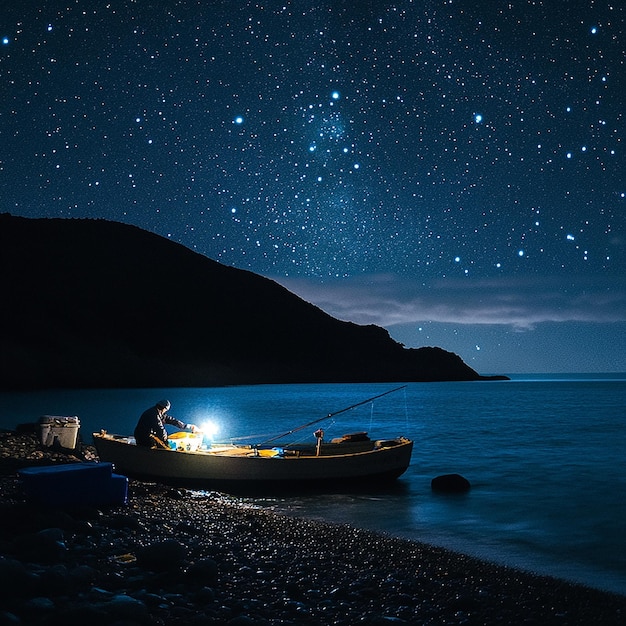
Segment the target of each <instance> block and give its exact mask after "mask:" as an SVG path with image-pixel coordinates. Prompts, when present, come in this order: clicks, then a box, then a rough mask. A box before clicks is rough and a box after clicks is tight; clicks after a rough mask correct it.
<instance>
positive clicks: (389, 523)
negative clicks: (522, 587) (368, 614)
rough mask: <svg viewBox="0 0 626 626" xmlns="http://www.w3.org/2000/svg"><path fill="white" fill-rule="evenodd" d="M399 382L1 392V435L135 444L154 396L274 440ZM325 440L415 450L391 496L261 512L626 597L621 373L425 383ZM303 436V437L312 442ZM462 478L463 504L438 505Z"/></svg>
mask: <svg viewBox="0 0 626 626" xmlns="http://www.w3.org/2000/svg"><path fill="white" fill-rule="evenodd" d="M393 387H395V386H394V385H363V384H357V385H355V384H344V385H339V384H337V385H267V386H254V387H227V388H217V389H213V388H211V389H167V390H152V389H150V390H146V389H131V390H118V389H115V390H80V391H78V390H77V391H45V392H34V393H0V427H4V428H14V427H15V426H16V425H17V424H19V423H23V422H33V421H36V420H37V419H38V418H39V416H41V415H78V416H79V417H80V420H81V430H80V432H81V438H82V439H83V441H85V442H90V441H91V435H90V434H91V432H92V431H94V430H100V429H101V428H104V429H106V430H108V431H109V432H118V433H129V432H131V431H132V429H133V428H134V425H135V422H136V420H137V417H138V416H139V414H140V413H141V412H142V411H143V410H144V409H145V408H147V407H148V406H150V405H152V404H154V403H155V402H156V401H157V400H158V399H159V398H160V397H166V398H168V399H169V400H170V401H171V402H172V410H171V411H170V413H172V414H173V415H175V416H177V417H179V418H180V419H182V420H184V421H187V422H194V423H196V424H199V425H200V424H202V423H203V422H205V421H206V420H211V421H212V422H214V423H215V424H216V425H218V427H219V432H218V434H217V435H216V438H217V439H221V440H226V439H229V438H231V437H241V436H244V435H248V434H254V435H255V440H256V441H260V440H262V439H264V438H266V437H267V436H270V435H272V434H276V433H280V432H284V431H288V430H291V429H292V428H293V427H295V426H299V425H301V424H304V423H308V422H310V421H313V420H315V419H317V418H322V417H324V416H326V415H328V414H329V413H335V412H338V411H341V410H342V409H345V408H347V407H350V406H352V405H353V404H356V403H359V402H361V401H362V400H365V399H367V398H370V397H372V396H375V395H376V394H379V393H382V392H384V391H386V390H388V389H391V388H393ZM321 425H323V426H324V428H325V429H326V435H327V437H332V436H338V435H341V434H343V433H348V432H355V431H362V430H366V431H368V432H369V433H370V435H371V436H372V437H375V438H382V437H392V436H396V435H406V436H408V437H411V438H412V439H414V440H415V443H416V445H415V449H414V452H413V459H412V464H411V467H410V468H409V470H408V471H407V473H406V474H405V475H404V476H403V477H402V478H401V479H400V480H399V481H398V484H397V486H396V487H395V488H393V489H390V490H389V491H388V492H385V493H355V494H342V495H338V494H331V495H319V494H316V495H307V496H298V497H273V498H265V499H254V500H252V502H253V503H255V504H258V505H259V506H264V507H268V508H272V509H274V510H277V511H282V512H287V513H289V514H292V515H301V516H308V517H314V518H317V519H324V520H328V521H333V522H341V523H350V524H353V525H356V526H361V527H366V528H370V529H375V530H379V531H383V532H386V533H389V534H392V535H397V536H402V537H408V538H411V539H416V540H420V541H424V542H427V543H430V544H434V545H440V546H445V547H448V548H451V549H454V550H457V551H460V552H464V553H466V554H472V555H476V556H480V557H482V558H486V559H489V560H492V561H496V562H498V563H504V564H507V565H511V566H514V567H518V568H522V569H527V570H530V571H534V572H538V573H543V574H550V575H553V576H557V577H559V578H565V579H569V580H573V581H578V582H582V583H584V584H587V585H590V586H594V587H598V588H601V589H606V590H610V591H615V592H618V593H622V594H626V464H625V462H624V458H625V457H624V451H625V450H626V375H618V374H611V375H606V376H598V375H590V376H584V375H573V376H563V375H558V376H557V375H552V376H520V375H518V376H516V377H515V378H514V379H513V380H511V381H506V382H479V383H435V384H429V383H421V384H415V383H412V384H409V385H408V386H407V387H406V388H404V389H402V390H400V391H397V392H395V393H392V394H390V395H387V396H385V397H383V398H380V399H378V400H376V401H375V402H373V403H371V404H370V403H368V404H365V405H361V406H359V407H357V408H354V409H352V410H350V411H347V412H343V413H341V414H339V415H337V416H335V417H333V418H331V419H329V420H328V421H326V422H324V423H323V424H321ZM316 427H317V426H315V427H311V428H307V429H304V430H303V431H302V433H301V434H302V437H303V438H304V440H310V441H313V440H314V438H313V436H312V433H313V430H314V429H315V428H316ZM453 472H455V473H459V474H462V475H463V476H465V477H466V478H468V479H469V480H470V482H471V483H472V489H471V491H470V492H469V493H468V494H466V495H461V496H449V495H438V494H434V493H433V492H432V491H431V488H430V481H431V479H432V478H433V477H435V476H438V475H440V474H446V473H453Z"/></svg>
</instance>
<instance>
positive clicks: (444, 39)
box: [0, 0, 626, 373]
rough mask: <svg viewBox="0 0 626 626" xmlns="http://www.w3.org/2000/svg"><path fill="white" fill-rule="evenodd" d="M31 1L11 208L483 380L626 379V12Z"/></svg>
mask: <svg viewBox="0 0 626 626" xmlns="http://www.w3.org/2000/svg"><path fill="white" fill-rule="evenodd" d="M5 4H6V3H5ZM11 5H12V6H11V7H10V8H7V7H3V9H2V12H1V14H0V89H1V94H2V97H1V101H0V211H2V212H9V213H12V214H14V215H23V216H30V217H44V216H47V217H100V218H106V219H111V220H117V221H121V222H127V223H130V224H135V225H137V226H140V227H142V228H145V229H147V230H150V231H153V232H156V233H159V234H161V235H164V236H167V237H169V238H171V239H172V240H174V241H177V242H180V243H182V244H184V245H186V246H188V247H190V248H192V249H193V250H196V251H197V252H199V253H202V254H204V255H206V256H208V257H210V258H213V259H215V260H218V261H220V262H222V263H225V264H227V265H232V266H235V267H239V268H243V269H248V270H251V271H253V272H256V273H258V274H262V275H264V276H268V277H270V278H272V279H274V280H276V281H278V282H280V283H281V284H283V285H285V286H286V287H287V288H289V289H290V290H291V291H293V292H295V293H297V294H299V295H301V296H302V297H303V298H305V299H306V300H309V301H311V302H314V303H315V304H317V305H319V306H320V307H322V308H323V309H324V310H326V311H328V312H329V313H331V314H332V315H334V316H336V317H339V318H341V319H349V320H352V321H355V322H358V323H375V324H378V325H381V326H384V327H386V328H387V329H388V330H389V332H390V334H391V335H392V337H394V338H395V339H397V340H398V341H401V342H403V343H404V344H406V345H407V346H410V347H414V346H422V345H438V346H440V347H443V348H445V349H447V350H451V351H453V352H456V353H458V354H459V355H460V356H461V357H462V358H463V359H464V360H465V361H466V362H467V363H468V364H470V365H471V366H472V367H474V368H475V369H477V370H478V371H480V372H481V373H514V372H533V371H543V372H568V371H582V372H584V371H607V372H608V371H614V372H615V371H626V254H625V247H626V239H625V234H626V229H625V226H626V217H625V212H626V133H625V131H626V128H625V126H626V119H625V110H624V109H625V106H624V104H625V101H626V33H625V26H626V24H625V21H626V20H625V17H626V4H624V2H623V1H622V0H611V1H594V0H584V1H583V0H561V1H557V0H543V1H542V0H511V1H510V2H506V1H494V0H488V1H485V2H475V1H472V2H470V1H466V0H425V1H413V2H412V1H410V0H401V1H398V2H383V1H381V2H376V1H373V0H365V1H359V2H354V1H352V0H341V1H334V2H331V1H323V0H322V1H318V2H309V1H306V0H302V1H300V0H291V1H287V0H285V1H276V2H274V1H273V0H268V1H267V2H263V3H261V2H259V3H256V2H226V1H220V2H211V1H200V0H197V1H187V0H181V1H179V2H176V1H173V0H159V1H158V2H153V3H149V2H144V1H143V0H135V1H133V0H125V1H123V2H122V1H111V2H107V1H96V0H92V1H87V0H67V1H66V2H57V1H48V2H42V3H37V2H33V1H32V0H21V1H20V2H14V3H11ZM39 5H41V7H43V8H41V7H40V6H39Z"/></svg>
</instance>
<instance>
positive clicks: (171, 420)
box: [135, 400, 198, 448]
mask: <svg viewBox="0 0 626 626" xmlns="http://www.w3.org/2000/svg"><path fill="white" fill-rule="evenodd" d="M171 406H172V405H171V404H170V402H169V400H159V401H158V402H157V403H156V404H155V405H154V406H153V407H150V408H149V409H147V410H146V411H144V412H143V413H142V415H141V417H140V418H139V421H138V422H137V426H135V441H136V442H137V445H138V446H146V447H148V448H153V447H155V446H157V447H165V448H167V447H168V445H167V430H165V424H171V425H172V426H177V427H178V428H180V429H181V430H191V432H192V433H195V432H198V427H197V426H195V425H194V424H185V423H184V422H181V421H180V420H177V419H176V418H175V417H172V416H171V415H168V414H167V412H168V411H169V410H170V407H171Z"/></svg>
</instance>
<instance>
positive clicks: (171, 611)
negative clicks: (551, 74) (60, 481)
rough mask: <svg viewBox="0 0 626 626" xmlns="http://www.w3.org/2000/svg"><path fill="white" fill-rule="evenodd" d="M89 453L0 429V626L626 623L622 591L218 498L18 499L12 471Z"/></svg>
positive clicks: (150, 491)
mask: <svg viewBox="0 0 626 626" xmlns="http://www.w3.org/2000/svg"><path fill="white" fill-rule="evenodd" d="M93 458H94V451H93V448H91V447H81V449H80V450H79V451H77V452H76V455H75V457H74V456H72V455H68V454H65V453H62V452H54V451H44V450H43V449H42V448H41V447H40V446H39V444H38V442H37V439H36V437H35V436H34V435H33V434H28V433H27V434H17V433H0V527H1V529H2V534H1V535H0V581H2V582H1V583H0V600H1V602H0V626H4V625H5V624H43V625H48V624H59V625H61V624H62V625H67V626H72V625H76V626H78V625H81V626H82V625H83V624H90V625H92V626H99V625H103V626H105V625H106V626H113V625H116V626H133V625H144V624H145V625H147V624H185V625H187V626H189V625H193V624H198V625H200V624H231V625H233V626H235V625H246V624H255V625H265V624H281V625H287V624H315V625H326V624H336V625H346V626H347V625H350V626H354V625H356V624H364V625H380V624H420V625H426V624H432V625H435V624H436V625H440V624H541V625H545V624H561V625H566V624H581V625H583V624H584V625H585V626H587V625H589V624H599V625H600V624H602V625H604V624H616V625H617V624H624V623H626V596H620V595H613V594H609V593H603V592H601V591H596V590H593V589H589V588H586V587H583V586H579V585H574V584H570V583H566V582H563V581H560V580H557V579H553V578H547V577H539V576H533V575H531V574H527V573H523V572H519V571H517V570H513V569H510V568H506V567H502V566H498V565H493V564H491V563H487V562H483V561H480V560H477V559H474V558H470V557H467V556H463V555H461V554H456V553H453V552H450V551H447V550H444V549H440V548H435V547H431V546H428V545H425V544H421V543H417V542H411V541H406V540H401V539H395V538H391V537H388V536H386V535H380V534H376V533H373V532H369V531H364V530H358V529H354V528H351V527H348V526H344V525H330V524H323V523H320V522H314V521H307V520H302V519H293V518H290V517H287V516H282V515H277V514H274V513H271V512H269V511H266V510H262V509H258V508H254V507H251V506H249V505H246V504H245V503H243V502H242V501H240V500H237V499H236V498H232V497H229V496H225V495H221V494H217V493H206V492H196V491H186V490H180V489H172V488H168V487H163V486H159V485H155V484H153V483H145V482H138V481H131V483H130V497H129V503H128V505H126V506H119V507H113V508H106V509H103V508H94V507H84V506H82V507H74V508H72V507H70V508H68V507H65V508H63V509H49V508H42V507H38V506H34V505H33V504H31V503H29V502H28V501H26V500H25V498H24V494H23V491H22V485H21V483H20V481H19V480H18V477H17V471H18V469H20V468H21V467H26V466H32V465H38V464H51V463H60V462H65V463H67V462H76V461H77V460H85V459H86V460H90V459H93ZM392 514H393V512H392V511H390V515H392Z"/></svg>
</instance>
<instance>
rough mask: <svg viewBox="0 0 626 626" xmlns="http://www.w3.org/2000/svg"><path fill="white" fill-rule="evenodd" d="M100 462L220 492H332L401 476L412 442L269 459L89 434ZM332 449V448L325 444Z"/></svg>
mask: <svg viewBox="0 0 626 626" xmlns="http://www.w3.org/2000/svg"><path fill="white" fill-rule="evenodd" d="M93 437H94V445H95V447H96V450H97V452H98V456H99V457H100V460H101V461H108V462H111V463H113V465H114V466H115V468H116V471H117V472H118V473H122V474H126V475H128V476H132V477H136V478H145V479H151V480H157V481H160V482H165V483H168V484H180V485H189V486H196V487H203V488H211V489H222V490H225V491H241V490H257V489H259V488H263V489H265V488H279V489H280V488H292V487H297V488H300V487H303V488H315V489H317V488H328V487H331V488H336V487H338V486H339V485H345V484H348V483H349V484H361V485H371V484H373V483H380V482H381V481H390V480H393V479H396V478H398V477H399V476H401V475H402V474H403V473H404V472H405V471H406V469H407V467H408V466H409V463H410V460H411V452H412V449H413V442H412V441H411V440H409V439H405V438H402V437H401V438H398V439H392V440H385V441H379V442H375V445H374V446H373V447H372V449H370V450H367V451H363V452H347V453H341V447H340V446H338V447H337V454H329V452H328V450H327V451H325V453H324V454H323V455H321V456H307V455H301V454H297V455H292V456H290V455H284V456H283V455H278V454H275V455H273V456H272V455H271V453H265V451H261V453H260V454H259V453H257V452H255V450H254V449H251V448H245V447H237V446H225V447H223V448H215V449H210V450H208V451H203V450H200V451H195V452H194V451H189V452H187V451H182V450H179V451H174V450H166V449H150V448H145V447H141V446H137V445H135V444H134V443H132V442H131V440H130V439H129V438H126V437H118V436H115V435H108V434H100V433H94V436H93ZM331 445H332V444H331Z"/></svg>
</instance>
